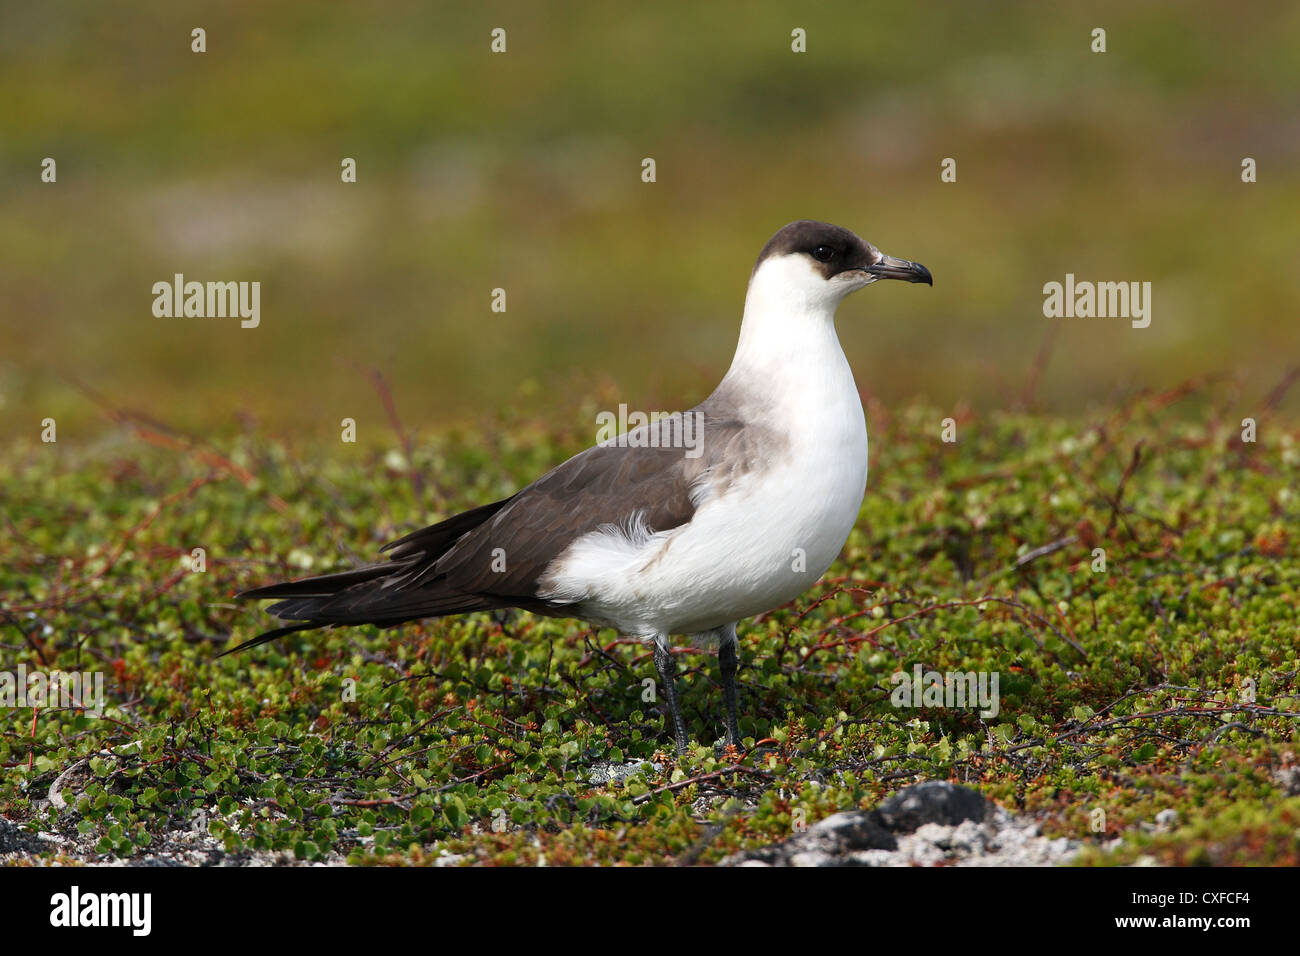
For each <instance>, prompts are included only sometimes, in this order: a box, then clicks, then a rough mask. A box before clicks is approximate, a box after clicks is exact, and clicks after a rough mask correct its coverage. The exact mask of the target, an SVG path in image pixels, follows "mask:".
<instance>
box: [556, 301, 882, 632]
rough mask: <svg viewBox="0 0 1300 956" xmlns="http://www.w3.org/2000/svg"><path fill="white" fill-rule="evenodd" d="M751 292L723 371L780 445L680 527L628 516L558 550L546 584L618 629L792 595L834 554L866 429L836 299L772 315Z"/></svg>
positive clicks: (726, 617)
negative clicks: (755, 397) (749, 393)
mask: <svg viewBox="0 0 1300 956" xmlns="http://www.w3.org/2000/svg"><path fill="white" fill-rule="evenodd" d="M756 278H757V277H756ZM754 300H755V295H754V283H751V290H750V296H749V299H748V300H747V303H746V314H745V325H744V327H743V328H742V332H741V343H740V347H739V348H738V349H737V353H736V359H735V361H734V362H733V364H732V367H731V370H730V372H728V379H732V380H733V381H740V382H743V383H745V387H758V388H762V389H763V392H764V394H765V396H767V397H769V398H775V399H776V401H775V402H774V403H769V407H768V409H767V410H766V414H767V415H768V420H767V421H765V424H766V425H767V426H769V427H772V428H775V429H776V430H778V431H779V432H780V433H782V434H783V435H784V436H785V437H786V439H787V446H786V448H785V449H784V450H783V451H782V453H781V454H780V455H779V456H775V457H774V459H773V460H771V461H766V462H763V463H762V464H761V467H757V468H754V469H753V470H750V471H748V472H746V473H745V474H743V475H742V476H741V477H739V478H738V479H737V480H736V481H735V482H733V483H732V484H731V485H730V486H728V487H727V488H726V489H725V490H724V491H722V492H721V493H719V494H714V495H707V494H706V496H705V497H704V499H703V500H702V501H701V502H700V504H699V507H698V508H697V510H696V512H695V514H694V515H693V517H692V518H691V520H690V521H689V522H688V523H686V524H685V525H682V526H681V527H679V528H675V529H672V530H670V531H667V532H659V533H650V532H647V531H646V529H645V528H644V525H638V522H637V516H634V515H629V520H628V523H627V525H626V526H625V528H624V529H622V530H620V531H598V532H593V533H591V534H588V535H586V536H585V537H584V538H582V539H580V540H579V541H578V542H576V543H575V544H574V545H573V546H571V547H570V548H569V549H568V550H567V551H566V552H565V553H564V554H562V555H561V557H560V558H559V559H557V561H556V563H555V565H554V566H553V568H552V573H551V574H550V575H549V577H550V580H551V581H552V582H553V586H552V588H551V594H549V595H547V596H553V597H563V598H565V599H569V600H577V601H579V602H580V605H581V606H580V610H581V612H582V616H583V617H585V618H587V619H589V620H591V621H594V622H596V623H600V624H606V625H608V626H612V627H615V628H617V629H618V630H619V631H621V632H622V633H624V634H628V635H635V636H646V637H649V636H652V635H655V634H701V633H703V632H707V631H710V630H713V629H715V628H718V627H721V626H722V625H724V624H728V623H731V622H734V621H738V620H741V619H743V618H746V617H751V616H753V615H755V614H758V613H760V612H763V611H767V610H770V609H772V608H774V607H777V606H779V605H781V604H784V603H786V602H787V601H790V600H792V599H793V598H795V597H797V596H798V595H799V594H801V593H802V592H803V591H805V590H807V589H808V588H809V587H810V586H811V585H813V584H814V583H815V582H816V581H817V579H818V578H820V577H821V575H822V574H824V573H825V571H826V569H827V568H829V567H830V565H831V564H832V563H833V562H834V560H835V558H836V557H837V556H838V555H839V552H840V550H841V549H842V548H843V546H844V542H845V540H846V539H847V537H848V535H849V532H850V531H851V530H852V529H853V525H854V523H855V522H856V520H857V516H858V511H859V508H860V507H861V504H862V496H863V493H864V491H865V488H866V481H867V429H866V422H865V419H864V417H863V414H862V403H861V400H860V399H859V397H858V391H857V386H856V384H855V383H854V381H853V374H852V372H851V370H850V369H849V365H848V362H847V361H846V360H845V358H844V353H843V351H842V350H841V349H840V345H839V341H838V339H837V338H836V335H835V330H834V324H833V321H832V319H833V314H834V305H833V304H832V305H831V306H830V308H829V310H828V311H827V312H826V314H825V315H821V314H818V311H817V310H813V309H805V310H804V312H805V313H806V314H795V315H791V313H790V312H789V311H788V310H787V311H785V314H784V315H774V314H771V312H770V310H767V311H764V310H761V309H758V308H755V305H756V303H755V301H754ZM760 304H761V303H760ZM737 376H739V379H736V377H737ZM724 384H726V383H725V381H724ZM706 440H707V436H706Z"/></svg>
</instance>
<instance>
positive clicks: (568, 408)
mask: <svg viewBox="0 0 1300 956" xmlns="http://www.w3.org/2000/svg"><path fill="white" fill-rule="evenodd" d="M0 9H2V10H3V13H2V14H0V104H3V105H0V202H2V203H3V213H2V214H0V401H2V403H3V404H2V405H0V415H2V416H3V421H4V428H5V431H6V433H10V434H21V435H23V436H30V437H32V438H35V437H36V435H37V434H38V432H39V421H40V419H41V418H42V417H44V416H46V415H54V416H57V417H58V418H59V423H60V435H59V437H60V439H66V438H67V437H75V435H77V434H79V433H80V434H84V435H92V434H93V433H94V430H95V429H97V428H99V427H101V426H100V424H99V418H98V412H97V411H96V409H95V407H94V406H93V405H92V404H91V403H89V402H88V401H87V399H86V398H85V397H84V396H83V395H82V394H81V393H79V392H78V391H77V390H76V389H75V388H73V387H72V386H71V385H70V384H69V380H73V381H80V382H84V383H85V384H86V385H88V386H90V387H92V388H94V389H96V390H98V391H99V392H100V393H101V394H103V395H104V396H105V398H106V399H108V400H109V401H111V402H113V403H114V404H118V405H122V406H126V407H130V408H134V409H138V410H140V411H141V412H144V413H146V414H149V415H153V416H156V417H158V418H160V419H162V420H164V421H167V422H170V423H172V424H174V425H177V426H181V427H184V428H188V429H195V430H203V431H206V432H208V433H220V432H221V431H222V430H223V429H232V428H237V427H240V425H241V422H242V423H244V424H247V422H248V421H249V418H248V416H250V415H251V416H252V419H253V420H254V421H256V422H257V423H258V426H259V427H261V428H264V429H266V430H268V431H273V432H277V433H283V434H285V435H297V436H304V437H310V436H319V437H323V438H334V437H336V436H337V433H338V422H339V419H340V418H342V417H344V416H351V417H354V418H356V419H357V420H358V422H359V423H361V431H362V435H363V438H364V436H366V435H367V433H369V434H370V435H371V436H374V435H375V433H376V431H377V429H380V428H386V424H385V420H384V415H383V410H382V405H381V403H380V401H379V399H378V398H377V396H376V394H375V391H374V389H373V388H372V386H371V383H370V381H369V380H368V378H367V376H366V374H365V372H366V370H367V369H370V368H377V369H379V370H381V371H382V372H383V374H384V375H385V376H386V378H387V380H388V382H389V383H390V385H391V387H392V390H393V394H394V395H395V397H396V400H397V404H398V407H399V409H400V411H401V414H402V417H403V419H404V420H405V421H406V423H407V425H408V426H418V427H420V428H436V427H439V426H442V425H447V424H452V423H457V422H462V423H464V422H473V421H475V420H476V419H478V418H479V417H481V416H482V415H483V414H485V411H484V410H491V411H497V410H501V409H507V410H508V409H511V408H515V409H518V408H520V407H523V405H524V402H530V403H538V404H539V405H540V406H541V408H542V409H543V411H546V412H548V413H550V414H554V415H556V416H560V417H561V420H563V416H566V415H567V416H571V418H572V419H573V420H575V421H576V420H577V417H578V416H579V415H589V414H590V410H591V406H592V403H593V402H597V403H599V405H600V407H614V405H615V404H616V403H617V402H619V401H626V402H628V403H629V404H630V405H631V406H632V407H633V408H642V409H660V408H664V409H667V408H681V407H685V406H689V405H690V404H693V403H694V402H696V401H698V400H700V399H701V398H703V397H704V396H705V395H706V394H707V392H708V391H709V389H710V388H712V386H713V385H714V384H715V383H716V381H717V380H718V378H719V377H720V376H721V374H722V372H723V371H724V370H725V368H726V366H727V364H728V362H729V360H730V356H731V351H732V349H733V347H734V344H735V337H736V333H737V329H738V325H739V317H740V310H741V304H742V300H743V296H744V291H745V282H746V280H747V277H748V275H749V270H750V267H751V265H752V262H753V259H754V256H755V255H756V254H757V252H758V250H759V248H760V247H761V245H762V244H763V242H764V241H765V240H766V239H767V237H768V236H769V235H770V234H771V233H772V232H773V231H775V230H776V229H777V228H778V227H779V226H781V225H782V224H784V223H785V222H787V221H789V220H791V219H796V218H802V217H810V218H821V219H827V220H830V221H832V222H836V223H839V224H841V225H844V226H848V227H849V228H852V229H854V230H855V231H857V232H859V233H860V234H861V235H863V236H864V237H865V238H867V239H869V240H870V241H872V242H874V243H875V244H876V245H878V246H880V247H881V248H882V249H884V250H885V251H887V252H890V253H893V254H896V255H900V256H904V257H907V258H911V259H916V260H918V261H920V262H923V263H925V264H926V265H927V266H929V268H930V269H931V270H932V272H933V273H934V276H935V286H934V288H933V289H927V288H923V287H916V286H904V285H902V284H898V283H889V284H882V285H879V286H876V287H875V288H873V289H870V290H868V291H866V292H864V293H863V294H861V295H859V296H856V297H854V298H852V299H850V300H849V301H848V302H847V303H846V304H845V306H844V307H843V308H842V309H841V311H840V318H839V328H840V333H841V338H842V340H843V342H844V345H845V349H846V351H847V352H848V355H849V359H850V361H851V362H852V364H853V367H854V369H855V372H856V375H857V378H858V381H859V384H860V385H861V387H862V389H863V392H864V394H867V395H870V396H875V397H877V398H879V399H880V400H881V401H883V402H885V403H887V404H888V403H894V402H903V401H907V400H910V399H914V398H924V399H926V400H928V401H930V402H934V403H937V404H938V405H940V406H941V407H954V406H957V405H960V404H962V403H966V404H969V405H970V406H971V407H972V408H974V409H976V410H978V409H986V408H992V407H1002V406H1008V405H1015V404H1017V403H1020V402H1022V401H1024V400H1025V398H1026V389H1027V386H1028V383H1029V381H1030V379H1031V377H1032V374H1033V372H1032V369H1033V367H1034V364H1035V356H1036V355H1037V354H1038V353H1039V351H1040V349H1042V348H1043V347H1044V343H1045V339H1046V337H1047V336H1048V335H1049V330H1050V329H1051V327H1052V325H1053V323H1052V321H1051V320H1049V319H1046V318H1044V317H1043V314H1042V304H1043V294H1042V287H1043V284H1044V283H1045V282H1048V281H1053V280H1056V281H1061V280H1062V279H1063V277H1064V275H1065V274H1066V273H1067V272H1073V273H1074V274H1075V275H1076V276H1077V277H1078V278H1080V279H1093V280H1138V281H1150V282H1152V283H1153V286H1154V291H1153V298H1154V301H1153V309H1154V311H1153V320H1152V324H1151V327H1150V328H1148V329H1145V330H1135V329H1132V328H1130V327H1129V323H1128V322H1127V321H1125V320H1120V319H1067V320H1064V321H1063V322H1062V323H1061V325H1060V328H1059V334H1057V335H1056V336H1055V338H1054V340H1053V341H1052V344H1051V347H1050V353H1046V352H1045V353H1044V354H1045V355H1048V360H1047V364H1046V366H1045V368H1044V369H1043V372H1042V375H1041V379H1040V380H1039V382H1038V385H1037V388H1036V391H1035V392H1034V395H1033V397H1032V401H1031V405H1032V406H1033V407H1034V408H1038V409H1042V410H1045V411H1046V410H1051V411H1055V412H1059V413H1064V414H1073V413H1081V412H1083V411H1085V410H1087V409H1088V408H1090V407H1092V406H1094V405H1096V404H1099V403H1101V402H1105V401H1109V400H1111V399H1113V398H1114V397H1116V396H1117V395H1120V394H1124V393H1127V392H1131V391H1133V390H1137V389H1142V388H1166V387H1169V386H1171V385H1173V384H1175V383H1177V382H1179V381H1181V380H1183V379H1185V378H1188V377H1191V376H1199V375H1207V374H1223V375H1226V376H1228V377H1230V378H1231V379H1233V380H1235V381H1237V382H1238V383H1240V387H1241V394H1242V395H1243V402H1244V403H1246V406H1247V407H1245V408H1244V409H1243V414H1250V408H1249V402H1251V401H1255V402H1257V401H1259V400H1260V399H1262V397H1263V395H1264V394H1266V393H1267V392H1268V391H1269V389H1271V388H1272V387H1273V386H1275V385H1276V384H1277V382H1278V381H1279V380H1280V379H1281V378H1282V376H1283V374H1284V373H1285V371H1286V369H1287V368H1288V367H1290V366H1291V365H1293V364H1296V362H1297V359H1300V348H1298V346H1300V322H1298V321H1297V319H1298V310H1297V305H1298V304H1300V270H1298V269H1297V267H1296V255H1297V251H1300V248H1298V244H1297V241H1296V240H1297V225H1298V224H1300V173H1298V172H1297V170H1298V168H1300V167H1298V164H1297V159H1300V116H1298V114H1297V103H1298V102H1300V100H1298V96H1297V94H1298V93H1300V56H1297V52H1296V51H1297V50H1298V49H1300V5H1297V4H1294V3H1288V4H1276V5H1274V4H1267V3H1260V4H1237V5H1229V4H1209V3H1184V4H1174V3H1144V4H1133V3H1119V2H1116V3H1103V4H1078V5H1071V7H1070V8H1069V9H1068V10H1060V9H1055V5H1049V4H1040V3H1029V2H1024V3H999V4H991V3H953V4H939V5H932V4H907V3H901V2H894V3H863V2H844V3H818V4H816V5H806V4H795V3H774V2H752V0H751V2H745V3H719V4H699V3H655V4H621V5H612V4H596V3H589V4H573V3H568V4H566V3H549V4H544V5H543V4H536V3H524V2H498V3H482V4H472V5H471V4H456V5H452V4H429V3H417V2H405V3H399V2H392V3H378V4H368V5H361V4H329V5H326V4H319V3H307V2H303V3H279V4H263V3H254V2H221V3H193V4H176V3H164V2H154V3H134V4H129V5H123V4H103V3H98V2H94V3H91V2H85V3H57V2H54V3H42V4H18V3H5V4H4V5H3V7H2V8H0ZM196 26H202V27H204V28H205V29H206V31H207V52H206V53H204V54H195V53H192V52H190V31H191V29H192V28H193V27H196ZM495 27H503V28H505V29H506V31H507V44H508V50H507V52H506V53H505V54H499V55H498V54H493V53H492V52H491V51H490V49H489V42H490V36H489V34H490V31H491V30H492V29H493V28H495ZM796 27H800V28H803V29H804V30H806V31H807V52H806V53H804V54H795V53H793V52H791V48H790V44H791V30H792V29H794V28H796ZM1095 27H1102V28H1104V29H1105V30H1106V31H1107V46H1108V50H1107V52H1106V53H1105V54H1095V53H1093V52H1091V50H1090V44H1091V36H1090V33H1091V30H1092V29H1093V28H1095ZM46 156H50V157H54V158H55V159H56V160H57V163H58V182H57V184H53V185H49V184H43V183H41V182H40V179H39V175H40V164H41V161H42V159H43V158H44V157H46ZM647 156H648V157H653V158H654V159H655V160H656V163H657V174H658V181H657V182H655V183H653V184H645V183H643V182H642V181H641V178H640V172H641V160H642V158H643V157H647ZM1246 156H1249V157H1253V158H1254V159H1255V160H1257V162H1258V170H1259V171H1258V178H1259V181H1258V182H1257V183H1255V184H1253V185H1246V184H1243V183H1242V182H1241V176H1240V171H1241V161H1242V158H1243V157H1246ZM343 157H354V158H355V159H356V160H357V164H358V182H357V183H356V184H354V185H345V184H343V183H341V182H340V176H339V173H340V162H341V160H342V159H343ZM945 157H953V158H955V159H956V160H957V182H955V183H943V182H941V181H940V175H939V173H940V163H941V161H942V160H943V159H944V158H945ZM176 272H183V273H184V274H185V275H186V277H187V278H190V279H198V280H200V281H206V280H258V281H260V282H261V283H262V320H261V327H260V328H258V329H255V330H244V329H241V328H240V327H239V324H238V322H237V321H234V320H229V319H226V320H222V319H159V318H155V317H154V316H153V314H152V311H151V308H152V303H153V295H152V292H151V286H152V284H153V283H154V282H157V281H160V280H167V279H170V277H171V276H172V275H173V273H176ZM496 287H503V288H505V289H506V290H507V296H508V311H507V312H506V313H504V314H498V313H493V312H491V311H490V309H489V305H490V295H491V290H492V289H494V288H496ZM1293 391H1297V392H1300V389H1295V390H1293ZM1287 405H1288V407H1289V409H1290V410H1292V411H1294V410H1295V409H1296V407H1297V396H1296V395H1290V396H1288V399H1287ZM371 424H372V425H374V426H375V427H374V428H368V425H371ZM70 430H71V433H72V434H71V435H70V434H69V432H70Z"/></svg>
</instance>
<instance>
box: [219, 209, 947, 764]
mask: <svg viewBox="0 0 1300 956" xmlns="http://www.w3.org/2000/svg"><path fill="white" fill-rule="evenodd" d="M880 279H901V280H904V281H906V282H924V283H927V284H933V283H932V281H931V278H930V272H929V270H928V269H926V268H925V267H924V266H922V265H920V264H918V263H915V262H909V261H907V260H906V259H897V258H894V257H893V256H887V255H885V254H884V253H882V252H880V251H879V250H878V249H877V248H876V247H875V246H873V245H872V244H871V243H869V242H866V241H864V240H862V239H860V238H858V237H857V236H856V235H854V234H853V233H852V232H850V231H849V230H847V229H842V228H840V227H839V226H832V225H829V224H827V223H824V222H814V221H811V220H801V221H798V222H793V223H790V224H789V225H787V226H785V227H784V228H782V229H780V230H779V231H778V232H777V233H776V235H774V236H773V237H772V238H771V239H770V240H768V242H767V244H766V245H765V246H763V249H762V252H760V253H759V256H758V261H757V262H756V263H755V265H754V268H753V271H752V272H751V274H750V279H749V289H748V292H747V294H746V296H745V309H744V315H743V318H742V320H741V326H740V340H739V344H738V345H737V347H736V353H735V357H734V358H733V360H732V363H731V367H730V369H729V370H728V372H727V374H726V375H725V376H724V377H723V379H722V382H721V384H719V385H718V387H717V388H716V389H715V390H714V391H713V394H711V395H710V396H709V397H708V398H706V399H705V400H704V401H703V402H701V403H700V404H699V405H697V406H696V407H695V408H694V409H692V410H691V411H690V412H687V413H686V414H685V415H684V416H682V417H680V418H672V419H665V418H661V419H659V420H657V421H655V422H652V423H649V424H646V425H643V426H641V427H640V428H638V429H635V430H633V431H632V432H630V433H628V434H626V435H623V436H620V437H618V438H617V439H613V440H609V441H605V442H602V443H600V444H597V445H595V446H594V447H592V448H589V449H587V450H586V451H584V452H582V453H581V454H579V455H576V456H574V457H573V458H570V459H569V460H568V461H566V462H564V463H563V464H562V465H560V466H558V467H557V468H555V469H553V470H552V471H549V472H547V473H546V474H545V475H543V476H542V477H540V478H538V479H537V480H536V481H534V482H533V483H532V484H530V485H528V486H527V487H526V488H524V489H522V490H521V491H519V492H517V493H516V494H514V495H511V496H510V497H509V498H505V499H503V500H501V501H494V502H492V503H491V504H485V505H482V506H480V507H478V508H473V509H471V510H469V511H465V512H463V513H461V514H458V515H455V516H453V517H450V518H448V519H446V520H445V521H441V522H439V523H438V524H435V525H431V526H430V527H427V528H423V529H421V530H419V531H414V532H412V533H410V534H408V535H406V536H405V537H402V538H399V539H398V540H396V541H393V542H392V543H390V544H388V545H386V546H385V547H384V548H383V552H386V553H387V555H388V557H387V560H385V561H382V562H380V563H378V564H372V565H369V566H366V567H361V568H357V569H354V570H350V571H343V572H340V573H337V574H326V575H321V576H317V577H311V578H305V579H303V580H298V581H290V582H286V583H282V584H272V585H269V586H267V587H260V588H255V589H253V590H250V591H245V592H243V593H242V594H241V595H240V597H243V598H252V599H269V598H275V599H278V601H277V603H276V604H273V605H271V606H270V607H269V608H268V610H269V611H270V613H271V614H273V615H275V616H276V617H277V618H280V619H281V620H283V621H287V622H290V623H288V624H286V625H285V626H283V627H277V628H275V629H274V630H270V631H267V632H266V633H264V634H261V635H259V636H258V637H256V638H253V639H252V640H250V641H247V642H245V643H243V644H241V645H239V646H238V647H235V648H232V649H231V650H229V651H226V652H225V653H227V654H229V653H233V652H234V651H239V650H243V649H245V648H248V647H253V646H255V645H258V644H262V643H265V642H267V641H271V640H274V639H276V638H278V637H282V636H284V635H286V634H291V633H293V632H296V631H305V630H311V629H315V628H324V627H340V626H347V625H360V624H373V625H377V626H380V627H396V626H398V625H400V624H404V623H407V622H409V621H415V620H419V619H421V618H435V617H445V616H447V615H451V614H466V613H470V612H473V611H489V610H495V609H500V608H522V609H524V610H527V611H531V612H533V613H536V614H544V615H549V616H554V617H566V618H577V619H580V620H583V621H586V622H588V623H590V624H593V625H597V626H601V627H610V628H614V629H615V630H617V631H618V632H619V633H621V634H623V635H626V636H629V637H636V638H640V639H642V640H645V641H647V642H653V644H654V660H655V666H656V668H657V670H658V672H659V677H660V680H661V683H662V689H663V697H664V701H665V703H666V704H667V710H668V717H669V719H670V720H671V722H672V730H673V736H674V738H675V740H676V744H677V750H678V752H679V753H680V752H682V751H683V750H684V749H685V748H686V745H687V735H686V726H685V724H684V722H683V721H682V716H681V710H680V708H679V706H678V700H677V687H676V680H675V677H676V663H675V659H674V656H673V654H672V653H671V650H670V648H671V638H672V636H674V635H685V636H688V637H690V638H692V639H694V640H695V642H696V643H697V644H701V645H706V646H707V645H717V647H718V661H719V668H720V671H721V676H722V687H723V697H724V701H725V706H726V742H727V743H728V744H730V745H733V746H740V731H739V727H738V721H737V705H736V668H737V663H738V659H737V647H736V644H737V641H736V625H737V623H738V622H740V621H741V620H743V619H745V618H747V617H752V616H753V615H755V614H759V613H762V612H764V611H769V610H771V609H773V608H776V607H779V606H780V605H782V604H785V603H786V602H788V601H791V600H793V599H794V598H795V597H797V596H798V595H799V594H801V593H802V592H803V591H805V590H806V589H808V588H809V587H810V586H812V585H813V584H814V583H816V581H817V580H818V579H819V578H820V577H821V576H822V574H824V573H825V572H826V570H827V569H828V568H829V567H830V566H831V563H832V562H833V561H834V560H835V558H836V557H837V556H838V555H839V553H840V550H841V548H843V546H844V542H845V540H846V539H847V538H848V536H849V532H850V531H851V530H852V528H853V525H854V523H855V522H856V520H857V516H858V510H859V508H860V506H861V504H862V496H863V494H864V492H865V490H866V483H867V428H866V420H865V418H864V416H863V412H862V402H861V400H860V398H859V395H858V389H857V385H856V384H855V383H854V381H853V373H852V371H851V370H850V369H849V364H848V361H847V360H846V359H845V357H844V352H843V350H842V349H841V348H840V343H839V339H838V337H837V335H836V332H835V310H836V308H837V307H838V306H839V304H840V302H842V301H843V300H844V298H845V297H846V296H848V295H849V294H850V293H852V292H856V291H857V290H858V289H861V288H864V287H865V286H868V285H870V284H872V283H873V282H876V281H878V280H880ZM687 427H693V428H694V429H697V430H698V434H694V435H692V436H691V438H692V440H691V441H690V442H683V441H682V437H683V436H682V434H681V432H680V430H681V429H683V428H687ZM687 445H688V446H689V447H685V446H687Z"/></svg>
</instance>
